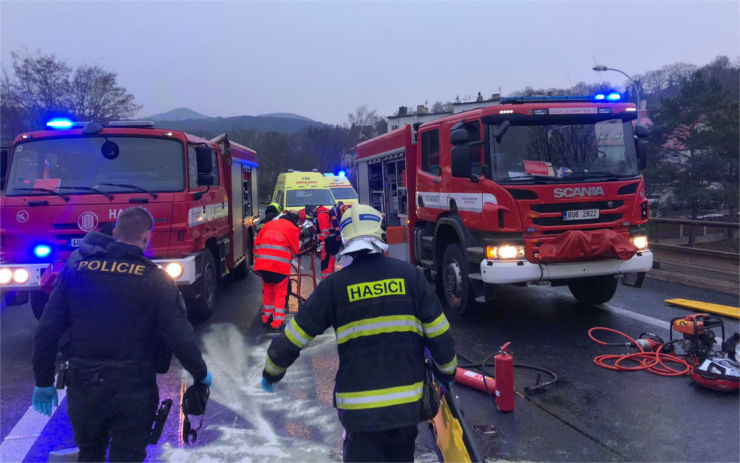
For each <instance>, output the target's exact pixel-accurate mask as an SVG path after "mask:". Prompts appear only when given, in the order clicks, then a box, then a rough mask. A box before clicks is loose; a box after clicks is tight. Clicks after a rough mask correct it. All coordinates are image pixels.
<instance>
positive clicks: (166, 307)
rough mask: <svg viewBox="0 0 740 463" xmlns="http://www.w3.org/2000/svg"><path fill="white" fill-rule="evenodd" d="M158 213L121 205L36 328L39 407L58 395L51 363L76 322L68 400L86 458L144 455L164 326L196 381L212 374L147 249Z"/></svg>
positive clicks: (47, 409) (177, 298) (176, 296)
mask: <svg viewBox="0 0 740 463" xmlns="http://www.w3.org/2000/svg"><path fill="white" fill-rule="evenodd" d="M152 226H153V220H152V216H151V214H150V213H149V212H148V211H147V210H146V209H144V208H141V207H133V208H130V209H127V210H125V211H123V212H122V213H121V214H120V216H119V217H118V221H117V222H116V228H115V229H114V230H113V237H114V238H115V240H116V241H115V242H113V243H111V244H109V245H108V246H107V247H106V248H105V250H104V251H102V252H96V253H92V254H89V255H86V256H85V257H84V258H82V259H81V260H79V261H78V262H77V264H76V265H75V266H74V268H71V269H67V270H66V271H65V272H64V273H63V275H62V277H61V281H60V282H59V284H57V285H56V287H55V288H54V291H53V292H52V293H51V296H50V298H49V302H48V303H47V304H46V307H45V310H44V314H43V316H42V317H41V320H40V322H39V325H38V328H37V330H36V336H35V338H34V351H33V370H34V375H35V379H36V388H35V389H34V392H33V399H32V402H33V407H34V409H36V410H37V411H40V412H41V413H45V414H47V415H50V414H51V408H52V404H54V405H56V404H57V403H56V402H57V395H56V390H55V388H54V386H53V385H52V384H53V382H54V363H55V359H56V353H57V345H58V342H59V338H60V337H61V335H62V333H64V332H65V330H67V329H69V344H68V346H67V351H68V352H69V356H70V360H69V370H68V373H67V384H68V393H67V399H68V409H69V418H70V421H71V422H72V429H73V431H74V435H75V442H76V443H77V446H78V447H79V449H80V454H79V460H80V461H105V458H106V452H107V451H108V447H109V445H110V455H109V457H110V461H143V460H144V459H145V458H146V445H147V443H148V442H149V438H150V431H151V428H152V422H153V420H154V415H155V411H156V408H157V404H158V402H159V392H158V389H157V383H156V373H155V368H157V367H156V364H157V358H158V355H157V354H158V352H157V336H158V333H160V334H161V335H162V336H163V338H164V339H165V341H166V344H167V346H168V347H169V348H170V349H171V351H172V352H173V353H174V354H175V355H176V356H177V358H178V359H179V360H180V363H181V364H182V365H183V367H185V369H186V370H187V371H188V372H190V374H191V375H193V378H194V379H195V381H199V382H201V383H203V384H206V385H208V386H210V384H211V374H210V373H209V372H208V370H207V368H206V364H205V362H204V361H203V357H202V355H201V352H200V350H199V349H198V346H197V344H196V340H195V336H194V333H193V327H192V326H191V325H190V322H188V320H187V318H186V314H185V306H184V303H183V300H182V296H181V295H180V292H179V291H178V289H177V286H176V285H175V283H174V282H173V281H172V279H171V278H170V277H169V276H168V275H167V274H166V273H165V272H164V271H163V270H162V269H160V268H158V267H157V265H155V264H154V263H152V262H151V261H150V260H148V259H146V258H145V257H144V256H143V252H144V251H145V250H146V248H147V247H148V246H149V240H150V238H151V233H152Z"/></svg>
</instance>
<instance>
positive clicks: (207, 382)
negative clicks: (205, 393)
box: [200, 371, 213, 387]
mask: <svg viewBox="0 0 740 463" xmlns="http://www.w3.org/2000/svg"><path fill="white" fill-rule="evenodd" d="M200 384H205V385H206V386H208V387H211V384H213V378H212V377H211V372H210V371H206V377H205V378H203V379H201V380H200Z"/></svg>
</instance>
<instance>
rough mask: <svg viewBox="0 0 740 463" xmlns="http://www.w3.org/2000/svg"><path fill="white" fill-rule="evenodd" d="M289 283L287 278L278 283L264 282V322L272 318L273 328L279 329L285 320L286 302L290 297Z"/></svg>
mask: <svg viewBox="0 0 740 463" xmlns="http://www.w3.org/2000/svg"><path fill="white" fill-rule="evenodd" d="M288 281H289V279H288V278H287V277H286V278H284V279H283V280H281V281H280V282H278V283H267V282H266V281H264V280H263V281H262V322H263V323H267V321H268V320H269V319H270V317H272V324H271V326H272V327H273V328H279V327H280V326H281V325H282V323H283V320H285V300H286V298H287V296H288Z"/></svg>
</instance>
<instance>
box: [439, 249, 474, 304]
mask: <svg viewBox="0 0 740 463" xmlns="http://www.w3.org/2000/svg"><path fill="white" fill-rule="evenodd" d="M438 284H439V288H440V290H441V292H442V295H443V296H444V302H445V305H446V306H447V312H448V313H449V314H450V315H453V316H460V315H463V314H464V313H465V312H466V311H467V310H468V309H469V306H470V305H471V304H472V303H473V295H472V292H473V288H472V287H471V284H470V279H469V278H468V260H467V258H466V257H465V253H464V252H463V249H462V247H461V246H460V244H459V243H450V244H448V245H447V247H446V248H445V252H444V254H443V257H442V268H441V271H440V276H439V281H438Z"/></svg>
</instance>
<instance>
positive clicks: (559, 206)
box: [530, 200, 624, 213]
mask: <svg viewBox="0 0 740 463" xmlns="http://www.w3.org/2000/svg"><path fill="white" fill-rule="evenodd" d="M623 205H624V201H621V200H618V201H584V202H581V203H556V204H533V205H531V206H530V209H532V210H533V211H534V212H542V213H546V212H564V211H572V210H576V209H598V210H600V211H601V210H603V209H616V208H618V207H622V206H623Z"/></svg>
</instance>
